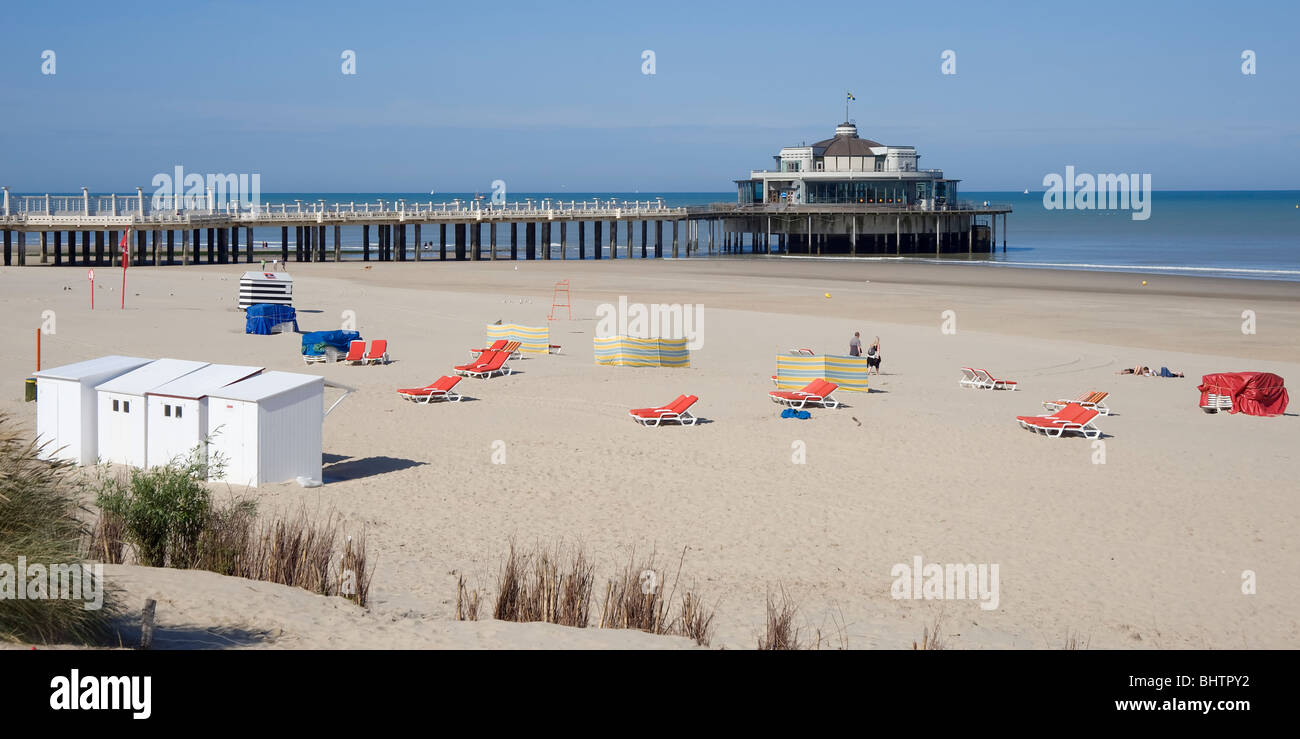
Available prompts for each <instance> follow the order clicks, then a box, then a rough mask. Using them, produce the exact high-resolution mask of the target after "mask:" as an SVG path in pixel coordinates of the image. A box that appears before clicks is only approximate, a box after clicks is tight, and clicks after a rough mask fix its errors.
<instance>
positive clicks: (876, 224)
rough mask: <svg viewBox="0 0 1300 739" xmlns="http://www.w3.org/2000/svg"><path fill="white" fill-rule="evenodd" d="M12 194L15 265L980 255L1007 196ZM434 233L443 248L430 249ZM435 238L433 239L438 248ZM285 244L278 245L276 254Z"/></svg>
mask: <svg viewBox="0 0 1300 739" xmlns="http://www.w3.org/2000/svg"><path fill="white" fill-rule="evenodd" d="M142 190H143V188H139V189H137V194H136V195H91V194H90V193H89V192H87V191H85V190H84V189H83V191H82V194H81V195H79V196H78V195H36V196H33V195H23V196H11V195H10V192H9V189H8V188H4V189H3V203H2V204H0V231H2V232H3V238H4V264H5V265H6V266H10V265H17V266H26V265H38V264H48V265H55V266H114V265H119V264H120V263H121V261H120V259H121V250H120V249H119V248H118V244H119V242H120V237H121V235H122V234H123V233H124V232H126V231H130V232H131V233H132V234H133V236H132V242H131V243H130V244H129V248H130V249H131V254H130V256H131V263H132V264H136V265H154V266H161V265H193V264H237V263H240V262H241V261H242V262H245V263H248V264H252V263H253V262H254V261H256V260H258V259H263V258H267V257H268V256H269V257H270V258H272V259H275V258H278V259H280V260H281V261H284V262H290V261H296V262H322V261H333V262H340V261H343V260H344V254H343V251H344V250H343V243H342V233H341V232H342V228H343V227H344V226H350V227H360V229H361V233H362V243H361V244H360V245H359V246H353V247H350V249H351V250H352V251H354V252H355V251H358V250H359V252H360V259H361V261H382V262H389V261H395V262H404V261H417V262H418V261H430V260H432V261H478V260H483V259H486V260H495V259H523V260H532V259H542V260H549V259H556V258H558V259H568V258H570V252H571V250H570V248H569V247H570V246H571V245H576V247H577V250H576V254H575V257H576V258H577V259H618V258H638V257H639V258H642V259H646V258H667V257H671V258H679V257H689V256H694V255H698V254H701V253H704V254H804V255H814V256H815V255H831V254H849V255H870V254H892V255H908V254H919V255H925V254H931V255H932V254H942V253H959V252H967V253H980V252H988V251H991V250H992V249H993V248H994V247H995V245H996V235H997V224H996V220H995V219H996V216H998V215H1001V216H1003V227H1002V236H1003V248H1005V245H1006V241H1005V238H1006V226H1005V219H1006V214H1007V213H1009V212H1010V210H1011V209H1010V207H1009V206H977V205H974V204H969V203H956V204H944V205H942V206H940V207H930V208H919V207H916V206H907V205H899V206H885V205H862V204H818V205H795V204H759V205H739V204H730V203H715V204H712V205H707V206H693V207H672V206H666V205H664V204H663V202H662V201H659V200H654V201H615V200H588V201H573V200H569V201H553V200H549V199H542V200H540V201H536V202H534V201H529V202H525V203H518V202H515V203H504V204H499V205H491V204H480V203H478V202H468V203H466V202H461V201H456V202H451V203H434V202H424V203H413V202H407V201H405V200H396V201H392V200H376V201H371V202H355V201H354V202H346V203H343V202H337V203H326V202H323V201H317V202H315V203H303V202H296V203H292V204H277V205H259V204H244V203H228V204H225V205H224V206H221V205H218V202H219V201H218V199H217V197H216V196H215V194H214V193H213V192H211V191H209V192H208V193H207V194H206V195H203V196H185V197H152V196H148V195H145V194H144V193H143V191H142ZM254 228H261V229H265V228H271V229H274V228H279V229H280V246H279V249H278V250H273V251H271V252H270V253H269V254H268V252H267V251H266V250H263V249H260V248H256V246H255V241H254V238H253V229H254ZM428 243H432V245H433V246H432V248H421V247H422V245H424V244H428ZM426 249H427V250H426ZM277 252H278V253H277Z"/></svg>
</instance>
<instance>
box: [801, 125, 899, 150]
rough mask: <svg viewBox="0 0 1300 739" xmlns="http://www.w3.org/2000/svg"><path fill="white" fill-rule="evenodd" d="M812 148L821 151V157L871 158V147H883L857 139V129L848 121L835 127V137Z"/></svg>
mask: <svg viewBox="0 0 1300 739" xmlns="http://www.w3.org/2000/svg"><path fill="white" fill-rule="evenodd" d="M813 146H814V147H815V148H817V149H821V150H822V151H821V154H822V156H828V157H869V156H873V154H872V152H871V149H872V148H873V147H877V146H884V144H881V143H879V142H876V141H872V140H871V139H863V138H858V127H857V126H855V125H854V124H853V123H851V122H849V121H845V122H844V123H841V124H840V125H838V126H836V127H835V136H834V137H833V138H829V139H825V140H824V141H818V142H817V143H815V144H813Z"/></svg>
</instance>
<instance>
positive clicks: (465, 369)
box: [455, 351, 510, 378]
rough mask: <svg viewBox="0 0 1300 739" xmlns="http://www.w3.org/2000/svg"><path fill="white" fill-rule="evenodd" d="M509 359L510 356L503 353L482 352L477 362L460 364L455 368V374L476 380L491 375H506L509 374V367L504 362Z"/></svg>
mask: <svg viewBox="0 0 1300 739" xmlns="http://www.w3.org/2000/svg"><path fill="white" fill-rule="evenodd" d="M509 358H510V355H509V354H507V353H505V352H504V351H500V352H483V354H482V355H481V356H480V357H479V361H478V362H475V363H473V364H462V365H461V366H459V367H456V368H455V370H456V374H458V375H464V376H465V377H478V378H484V377H491V376H493V375H508V374H510V365H508V364H506V360H507V359H509Z"/></svg>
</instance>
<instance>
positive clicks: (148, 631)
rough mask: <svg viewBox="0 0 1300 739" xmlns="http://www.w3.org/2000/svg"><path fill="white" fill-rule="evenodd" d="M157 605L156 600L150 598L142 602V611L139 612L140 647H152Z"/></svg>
mask: <svg viewBox="0 0 1300 739" xmlns="http://www.w3.org/2000/svg"><path fill="white" fill-rule="evenodd" d="M157 607H158V601H156V600H154V599H153V598H150V599H148V600H146V601H145V602H144V611H143V612H142V613H141V614H140V648H141V649H152V648H153V624H154V613H155V610H156V609H157Z"/></svg>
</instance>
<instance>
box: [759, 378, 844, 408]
mask: <svg viewBox="0 0 1300 739" xmlns="http://www.w3.org/2000/svg"><path fill="white" fill-rule="evenodd" d="M839 387H840V386H839V385H836V384H835V383H833V382H827V381H826V380H813V381H812V382H810V383H808V384H807V385H805V386H804V388H803V389H802V390H773V391H771V392H769V393H768V394H767V395H768V397H770V398H771V399H772V402H774V403H781V404H782V405H788V406H790V407H791V408H803V407H804V406H806V405H809V404H812V405H820V406H821V407H823V408H838V407H839V405H840V402H839V401H838V400H836V399H835V398H832V397H831V393H833V392H835V391H836V390H838V389H839Z"/></svg>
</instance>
